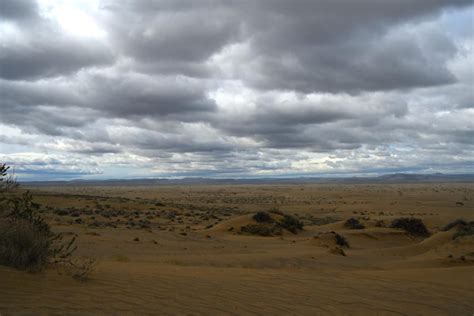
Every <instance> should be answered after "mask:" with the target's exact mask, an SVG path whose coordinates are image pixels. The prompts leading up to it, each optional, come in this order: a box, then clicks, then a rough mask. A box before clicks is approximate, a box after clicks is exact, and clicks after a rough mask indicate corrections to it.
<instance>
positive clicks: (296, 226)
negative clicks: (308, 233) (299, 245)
mask: <svg viewBox="0 0 474 316" xmlns="http://www.w3.org/2000/svg"><path fill="white" fill-rule="evenodd" d="M280 225H281V227H283V228H284V229H286V230H288V231H290V232H292V233H293V234H296V233H298V231H300V230H302V229H303V223H302V222H301V221H300V220H299V219H297V218H296V217H294V216H291V215H288V214H284V215H283V219H282V220H281V221H280Z"/></svg>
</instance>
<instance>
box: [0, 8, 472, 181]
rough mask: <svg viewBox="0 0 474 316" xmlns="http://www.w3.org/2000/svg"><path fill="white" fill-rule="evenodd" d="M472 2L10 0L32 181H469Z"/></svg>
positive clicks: (9, 43) (17, 122)
mask: <svg viewBox="0 0 474 316" xmlns="http://www.w3.org/2000/svg"><path fill="white" fill-rule="evenodd" d="M473 19H474V2H473V1H472V0H469V1H467V0H450V1H445V0H423V1H413V0H397V1H394V0H385V1H381V0H314V1H313V0H312V1H305V0H294V1H289V0H285V1H282V0H260V1H251V0H248V1H247V0H241V1H213V0H200V1H181V0H120V1H118V0H117V1H113V0H82V1H79V0H78V1H74V0H38V1H34V0H0V162H6V163H8V164H9V165H11V166H12V167H13V168H14V170H15V174H16V176H17V177H18V178H19V179H20V180H65V179H77V178H83V179H106V178H107V179H108V178H141V177H194V176H200V177H226V178H240V177H299V176H352V175H380V174H387V173H395V172H406V173H434V172H443V173H474V21H473Z"/></svg>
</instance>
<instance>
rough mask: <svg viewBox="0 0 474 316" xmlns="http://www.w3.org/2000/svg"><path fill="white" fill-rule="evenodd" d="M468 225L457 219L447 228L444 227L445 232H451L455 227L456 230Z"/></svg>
mask: <svg viewBox="0 0 474 316" xmlns="http://www.w3.org/2000/svg"><path fill="white" fill-rule="evenodd" d="M466 225H467V222H466V221H465V220H463V219H457V220H455V221H452V222H451V223H449V224H447V225H446V226H444V228H443V231H445V232H446V231H448V230H451V229H453V228H454V227H456V228H460V227H462V226H466Z"/></svg>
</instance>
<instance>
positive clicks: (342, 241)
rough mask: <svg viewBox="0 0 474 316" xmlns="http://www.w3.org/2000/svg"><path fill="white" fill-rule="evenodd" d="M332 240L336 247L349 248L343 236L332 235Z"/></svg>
mask: <svg viewBox="0 0 474 316" xmlns="http://www.w3.org/2000/svg"><path fill="white" fill-rule="evenodd" d="M334 239H335V240H336V244H337V245H338V246H341V247H347V248H349V242H348V241H347V239H346V238H345V237H344V236H342V235H340V234H338V233H334Z"/></svg>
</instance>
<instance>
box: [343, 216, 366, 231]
mask: <svg viewBox="0 0 474 316" xmlns="http://www.w3.org/2000/svg"><path fill="white" fill-rule="evenodd" d="M344 227H346V228H349V229H364V228H365V226H364V225H362V223H361V222H359V220H358V219H356V218H353V217H352V218H349V219H348V220H347V221H346V222H345V223H344Z"/></svg>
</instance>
